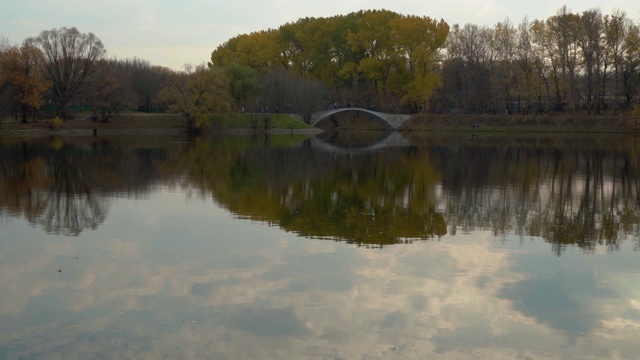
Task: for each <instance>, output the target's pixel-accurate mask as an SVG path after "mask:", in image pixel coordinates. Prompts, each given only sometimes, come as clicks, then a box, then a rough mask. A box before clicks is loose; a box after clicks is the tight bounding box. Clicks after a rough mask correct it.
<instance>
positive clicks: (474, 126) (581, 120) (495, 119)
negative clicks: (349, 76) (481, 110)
mask: <svg viewBox="0 0 640 360" xmlns="http://www.w3.org/2000/svg"><path fill="white" fill-rule="evenodd" d="M401 129H404V130H412V131H476V132H477V131H483V132H584V133H599V132H640V119H633V118H631V117H630V116H613V115H566V114H562V115H547V114H543V115H537V116H533V115H527V116H523V115H432V114H418V115H414V116H413V117H412V118H411V119H410V120H409V121H407V122H406V123H405V124H404V125H403V126H402V127H401Z"/></svg>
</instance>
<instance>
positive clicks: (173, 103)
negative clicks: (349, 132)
mask: <svg viewBox="0 0 640 360" xmlns="http://www.w3.org/2000/svg"><path fill="white" fill-rule="evenodd" d="M639 29H640V27H639V24H638V23H637V22H635V21H634V20H632V19H631V18H629V17H628V16H627V15H626V13H625V12H623V11H620V10H616V11H613V12H612V13H611V14H606V15H605V14H602V12H601V11H600V10H598V9H591V10H586V11H583V12H581V13H574V12H572V11H570V10H569V9H568V8H567V7H566V6H563V7H562V8H560V9H559V10H558V11H557V13H556V14H555V15H553V16H551V17H549V18H548V19H546V20H532V21H530V20H529V19H527V18H526V17H525V18H524V19H523V20H522V21H521V22H520V23H519V24H517V25H514V24H513V23H511V21H510V20H508V19H507V20H505V21H503V22H499V23H497V24H496V25H495V26H493V27H488V26H478V25H474V24H466V25H463V26H461V25H458V24H456V25H453V26H449V25H448V24H447V23H446V22H445V21H444V20H434V19H431V18H429V17H426V16H422V17H420V16H411V15H402V14H398V13H395V12H392V11H387V10H367V11H364V10H363V11H358V12H353V13H350V14H347V15H338V16H334V17H330V18H303V19H299V20H298V21H296V22H292V23H287V24H284V25H282V26H280V27H279V28H277V29H268V30H264V31H258V32H253V33H250V34H240V35H238V36H236V37H233V38H231V39H229V40H228V41H226V42H225V43H223V44H221V45H220V46H218V47H217V48H216V49H215V50H214V51H213V52H212V55H211V61H210V62H208V64H206V65H205V64H201V65H198V66H185V68H184V69H183V71H175V70H171V69H168V68H164V67H160V66H154V65H151V64H150V63H149V62H148V61H146V60H142V59H138V58H132V59H107V58H106V50H105V48H104V46H103V44H102V42H101V41H100V39H99V38H98V37H97V36H95V35H94V34H92V33H81V32H80V31H78V30H77V29H76V28H73V27H72V28H65V27H63V28H60V29H52V30H48V31H43V32H42V33H41V34H40V35H38V36H36V37H32V38H28V39H26V40H25V41H24V42H23V43H22V45H20V46H18V45H11V44H10V43H9V42H8V40H7V39H4V38H0V116H1V115H2V114H5V115H6V114H13V116H14V117H16V118H18V119H20V120H21V121H23V122H27V121H28V120H29V119H34V120H35V119H40V118H45V119H50V118H51V117H53V116H58V117H60V118H61V119H66V118H69V117H70V116H71V114H72V113H73V112H74V111H77V110H82V109H84V110H87V111H89V112H90V114H91V118H93V119H94V120H95V121H109V120H110V119H112V118H113V117H114V116H116V115H117V114H118V113H119V112H121V111H125V110H126V111H129V110H137V111H144V112H154V111H165V110H167V109H170V110H171V111H174V112H178V113H180V114H182V115H183V116H184V117H185V119H186V120H187V127H188V128H190V129H196V130H197V129H198V128H199V126H200V125H201V124H202V123H203V122H205V121H207V116H206V114H207V113H210V112H227V111H239V112H242V111H247V112H260V111H264V112H289V113H297V114H302V115H303V117H304V118H305V119H307V120H309V117H310V114H311V113H312V112H314V111H317V110H320V109H324V108H327V107H335V106H359V107H365V108H369V109H375V110H380V111H384V112H391V113H401V112H402V113H417V112H429V113H467V114H481V113H494V114H495V113H522V114H537V113H540V112H545V113H575V112H581V113H589V114H602V113H605V112H607V111H612V112H613V113H616V114H617V113H618V112H619V111H623V110H628V109H631V108H632V107H633V106H634V105H635V106H636V109H637V103H638V90H639V88H640V30H639ZM636 111H637V110H636Z"/></svg>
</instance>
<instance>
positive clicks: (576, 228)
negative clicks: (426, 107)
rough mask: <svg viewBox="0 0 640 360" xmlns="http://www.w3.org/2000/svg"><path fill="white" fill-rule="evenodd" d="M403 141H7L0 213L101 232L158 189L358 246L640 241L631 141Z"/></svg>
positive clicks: (559, 246) (69, 231)
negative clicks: (484, 238) (114, 205)
mask: <svg viewBox="0 0 640 360" xmlns="http://www.w3.org/2000/svg"><path fill="white" fill-rule="evenodd" d="M410 136H411V138H410V139H408V140H409V141H410V143H411V144H412V146H404V147H389V148H386V149H377V148H375V147H372V149H375V150H374V151H371V152H357V153H350V152H348V151H346V152H333V153H332V152H327V150H326V149H325V148H318V147H317V146H316V145H314V144H317V142H313V141H309V139H306V140H305V138H306V137H305V136H302V135H300V136H298V135H296V136H253V137H247V136H229V137H222V136H217V137H211V138H207V137H203V138H195V139H188V141H185V139H182V138H179V137H178V138H168V137H141V138H137V137H136V138H133V137H131V138H126V139H122V138H113V139H105V140H101V141H100V142H96V140H91V141H90V140H79V139H73V140H70V141H58V140H38V141H35V140H28V141H15V142H12V143H9V142H7V143H3V144H0V146H1V148H2V163H1V165H0V190H2V191H1V192H0V194H1V195H0V212H2V213H3V214H4V216H12V217H16V216H21V217H25V218H26V219H28V220H29V221H30V222H32V223H38V224H41V225H42V227H43V229H44V230H45V231H48V232H55V233H62V234H66V235H77V234H79V233H80V232H81V231H83V230H84V229H95V228H96V227H97V226H99V225H100V223H101V222H103V221H104V219H105V218H106V216H107V213H108V208H109V205H108V198H109V197H110V196H138V195H140V194H147V193H149V192H151V191H153V189H154V187H153V185H154V184H158V183H161V184H169V185H170V186H181V187H184V188H185V189H188V190H189V191H194V190H195V191H197V192H198V193H199V194H201V195H203V196H211V197H212V198H213V199H214V200H215V201H216V203H218V204H220V205H221V206H222V207H224V208H226V209H228V210H229V211H231V212H232V213H234V214H236V215H237V216H239V217H245V218H250V219H253V220H259V221H265V222H268V223H269V224H272V225H276V226H279V227H281V228H283V229H285V230H287V231H293V232H296V233H298V234H300V235H303V236H308V237H314V238H322V239H333V240H338V241H347V242H351V243H356V244H361V245H366V246H385V245H390V244H397V243H404V242H410V241H414V240H427V239H437V238H440V237H442V236H443V235H445V234H447V233H449V234H452V235H455V234H456V233H457V232H458V231H462V232H469V231H472V230H476V229H490V230H492V231H493V232H494V234H496V235H505V236H506V235H507V234H510V233H514V234H517V235H519V236H521V237H522V238H524V237H541V238H543V239H544V240H545V241H547V242H549V243H551V244H552V248H553V250H554V251H555V252H556V253H557V254H558V255H560V254H562V253H563V249H564V248H565V247H566V246H569V245H571V246H579V247H581V248H582V249H584V250H585V251H594V250H595V249H596V247H597V246H605V247H606V248H607V249H608V250H611V251H612V250H616V249H617V248H618V246H619V244H620V241H622V240H624V239H625V238H627V237H628V236H633V239H634V240H633V241H636V242H637V241H638V239H639V238H640V237H639V236H638V229H639V227H638V223H639V208H640V197H639V187H638V185H639V184H638V169H639V167H638V165H639V164H638V158H639V157H638V156H637V155H638V144H637V143H636V141H635V140H633V139H623V138H612V137H611V136H592V137H588V136H583V137H576V136H571V137H567V136H528V137H514V136H504V137H500V136H481V137H472V138H468V137H461V136H453V135H451V136H446V135H442V134H438V135H424V134H423V135H420V136H418V135H416V134H413V133H412V134H410ZM349 138H350V137H349ZM350 139H351V138H350Z"/></svg>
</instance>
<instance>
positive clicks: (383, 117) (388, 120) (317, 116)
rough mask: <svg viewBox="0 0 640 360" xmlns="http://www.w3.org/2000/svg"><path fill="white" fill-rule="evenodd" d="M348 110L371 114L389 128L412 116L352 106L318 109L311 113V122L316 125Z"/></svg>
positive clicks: (397, 126) (392, 128)
mask: <svg viewBox="0 0 640 360" xmlns="http://www.w3.org/2000/svg"><path fill="white" fill-rule="evenodd" d="M347 111H357V112H361V113H365V114H368V115H371V116H372V117H373V118H374V119H376V120H377V121H378V122H380V123H381V124H382V125H383V126H384V127H385V128H386V129H387V130H396V129H397V128H399V127H400V126H402V124H404V123H405V122H406V121H407V120H409V119H410V118H411V115H406V114H385V113H381V112H378V111H373V110H367V109H363V108H353V107H351V108H339V109H330V110H324V111H318V112H316V113H313V114H311V121H310V122H309V123H310V124H311V125H314V126H315V125H316V124H317V123H319V122H320V121H322V120H324V119H326V118H329V117H330V116H331V115H335V114H339V113H342V112H347Z"/></svg>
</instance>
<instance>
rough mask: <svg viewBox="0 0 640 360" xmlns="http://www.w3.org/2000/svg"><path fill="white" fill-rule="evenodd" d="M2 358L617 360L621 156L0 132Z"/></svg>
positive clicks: (631, 215) (629, 218) (408, 137)
mask: <svg viewBox="0 0 640 360" xmlns="http://www.w3.org/2000/svg"><path fill="white" fill-rule="evenodd" d="M0 161H1V162H0V358H1V359H89V358H108V359H144V358H148V359H178V358H185V359H201V358H209V359H294V358H295V359H302V358H310V359H379V358H380V359H387V358H391V359H395V358H401V359H427V358H428V359H440V358H442V359H498V358H505V359H507V358H509V359H510V358H527V359H550V358H553V359H555V358H562V359H604V358H607V359H608V358H622V359H635V358H639V356H640V355H638V354H640V343H639V342H638V339H640V282H639V278H640V252H639V249H640V232H639V230H640V227H639V223H640V176H639V175H640V142H639V141H638V140H637V139H634V138H628V137H623V136H572V137H569V136H528V137H518V136H513V135H509V136H487V135H480V136H471V135H464V136H454V135H446V134H444V135H443V134H432V135H416V134H411V133H409V134H405V133H403V134H391V135H389V136H387V135H383V134H381V133H373V134H367V135H366V136H365V138H364V139H361V138H360V137H356V136H354V135H349V134H324V135H322V136H320V137H317V138H306V137H304V136H288V135H287V136H268V137H265V136H256V137H240V136H236V137H212V138H198V139H187V138H183V137H180V136H144V137H133V136H121V137H103V136H100V137H97V138H82V137H75V138H65V139H62V138H56V139H48V138H47V139H45V138H32V139H21V138H1V139H0Z"/></svg>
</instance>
